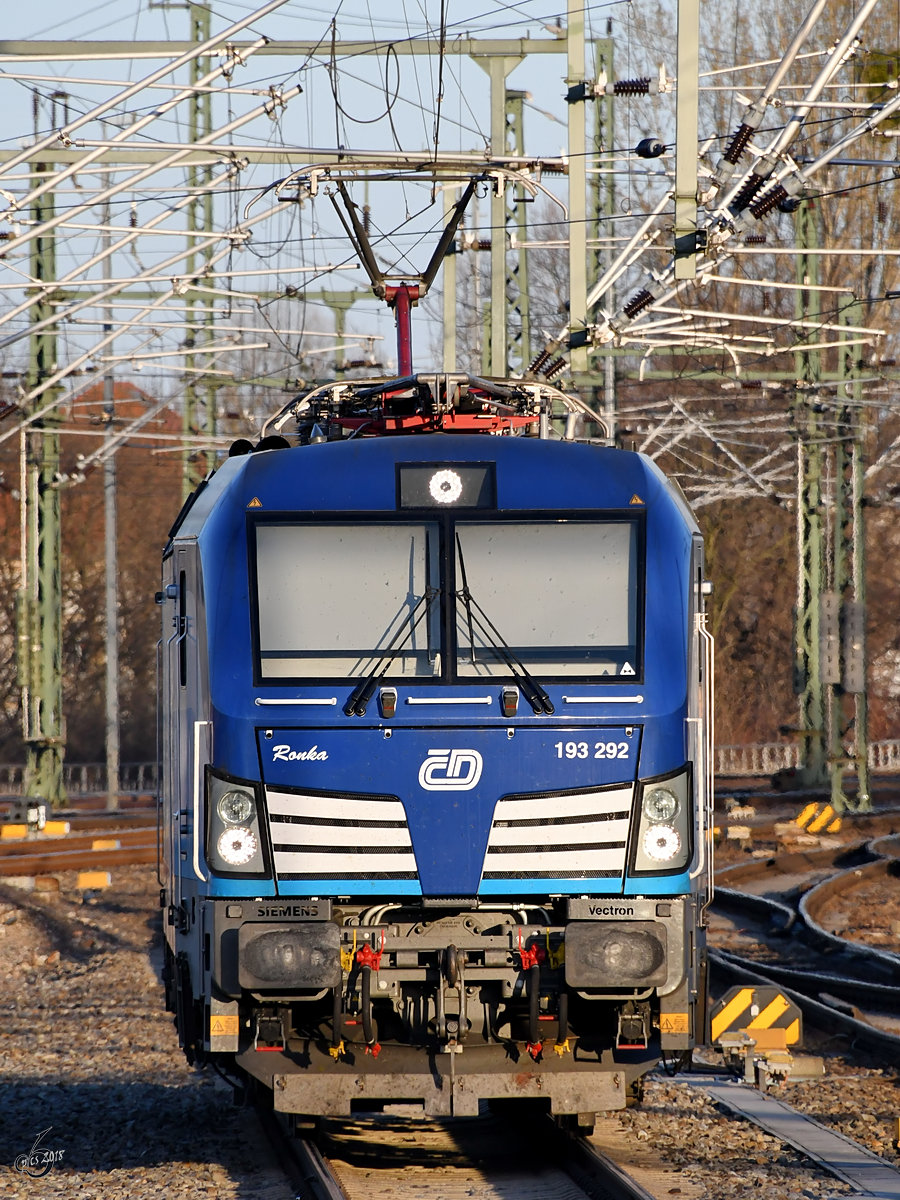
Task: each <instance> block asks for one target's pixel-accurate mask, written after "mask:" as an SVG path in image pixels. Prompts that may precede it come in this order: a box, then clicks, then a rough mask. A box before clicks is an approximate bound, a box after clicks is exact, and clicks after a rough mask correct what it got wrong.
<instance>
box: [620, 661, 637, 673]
mask: <svg viewBox="0 0 900 1200" xmlns="http://www.w3.org/2000/svg"><path fill="white" fill-rule="evenodd" d="M619 674H620V675H633V674H634V667H633V666H632V665H631V663H629V662H627V663H623V664H622V669H621V671H620V672H619Z"/></svg>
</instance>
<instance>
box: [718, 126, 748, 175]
mask: <svg viewBox="0 0 900 1200" xmlns="http://www.w3.org/2000/svg"><path fill="white" fill-rule="evenodd" d="M752 136H753V127H752V126H751V125H747V124H746V123H745V124H743V125H739V126H738V128H737V129H736V130H735V131H734V137H733V138H732V139H731V141H730V143H729V144H728V149H727V150H726V151H725V153H724V154H723V155H722V157H723V158H724V159H725V161H726V162H729V163H731V165H732V166H735V165H736V164H737V163H738V162H739V160H740V157H741V155H742V154H743V153H744V151H745V150H746V149H747V143H748V142H749V141H750V138H751V137H752Z"/></svg>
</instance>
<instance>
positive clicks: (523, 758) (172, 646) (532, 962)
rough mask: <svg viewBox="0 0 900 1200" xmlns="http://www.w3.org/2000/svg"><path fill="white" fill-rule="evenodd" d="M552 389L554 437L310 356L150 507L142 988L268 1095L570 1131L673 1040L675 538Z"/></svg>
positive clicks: (536, 405) (706, 664)
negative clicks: (152, 906) (324, 377)
mask: <svg viewBox="0 0 900 1200" xmlns="http://www.w3.org/2000/svg"><path fill="white" fill-rule="evenodd" d="M566 407H568V408H569V409H570V410H572V412H573V414H574V417H573V419H570V420H569V421H568V424H567V431H568V433H569V434H572V433H573V432H574V430H575V427H576V426H577V425H579V424H580V418H579V417H578V413H577V404H576V402H574V401H573V400H572V399H571V398H570V397H565V396H563V394H562V393H561V392H559V391H558V390H557V389H556V388H554V387H552V386H551V385H550V384H548V383H546V382H534V381H532V382H527V381H522V380H519V381H515V380H507V381H502V382H501V381H496V380H486V379H478V378H473V377H470V376H464V375H435V374H430V375H425V374H417V375H416V374H411V375H406V376H404V377H403V378H401V379H397V380H389V381H385V380H362V381H359V380H357V381H352V382H350V381H346V380H344V381H341V382H339V383H337V384H333V385H329V386H328V387H324V388H320V389H318V390H317V391H315V392H313V393H312V394H310V395H308V396H306V397H305V398H303V399H302V400H300V401H298V402H296V403H295V404H294V405H293V406H292V407H291V408H290V410H289V411H288V412H286V414H285V415H284V416H283V417H282V418H281V419H280V420H279V421H278V422H277V423H276V427H277V429H278V430H280V431H282V432H283V431H284V429H285V428H286V423H287V421H288V419H291V418H296V420H297V425H296V435H295V439H294V441H293V442H289V440H288V439H287V438H286V437H282V436H279V435H270V436H267V437H266V438H264V439H263V441H262V442H261V443H260V444H259V446H258V447H257V448H256V449H255V451H254V452H252V453H249V452H248V453H235V454H234V455H233V456H232V457H230V458H229V459H228V460H227V461H226V462H225V463H224V465H222V466H221V467H220V468H219V469H218V470H217V471H216V472H215V473H214V474H213V475H211V477H210V478H209V479H208V480H207V482H206V483H205V484H204V485H203V487H202V488H201V489H200V490H199V491H198V492H197V493H196V494H195V496H194V497H193V499H192V502H191V503H190V504H189V505H186V506H185V510H183V512H182V514H180V516H179V519H178V521H177V523H176V527H175V529H174V530H173V532H172V536H171V539H170V542H169V545H168V547H167V549H166V552H165V556H164V563H163V590H162V592H161V593H160V600H161V602H162V604H163V606H164V634H163V641H162V650H161V655H162V664H161V665H162V671H161V679H162V725H161V728H162V758H163V774H162V780H163V784H162V792H161V846H162V876H161V882H162V887H163V891H162V897H163V904H164V911H165V929H166V944H167V951H166V959H167V961H166V983H167V1000H168V1004H169V1006H170V1008H171V1009H172V1010H173V1011H174V1012H175V1013H176V1023H177V1026H178V1030H179V1034H180V1038H181V1041H182V1044H183V1046H184V1048H185V1051H186V1053H187V1054H188V1057H189V1058H190V1059H191V1060H199V1061H206V1060H213V1061H215V1062H218V1063H219V1064H220V1065H222V1066H223V1067H225V1068H227V1069H229V1070H230V1071H231V1072H232V1073H233V1074H235V1075H237V1076H240V1077H242V1078H243V1080H244V1081H250V1082H253V1081H255V1084H256V1085H258V1086H259V1087H260V1088H263V1089H267V1090H268V1091H270V1092H271V1095H272V1097H273V1099H274V1105H275V1107H276V1108H277V1109H279V1110H282V1111H285V1112H292V1113H302V1114H315V1115H320V1114H345V1113H349V1112H351V1111H356V1110H359V1109H366V1108H367V1109H372V1108H376V1107H378V1106H379V1105H381V1104H383V1103H384V1102H388V1101H394V1102H395V1101H407V1102H412V1103H418V1104H420V1105H421V1106H422V1107H423V1108H424V1111H425V1112H426V1113H429V1114H450V1113H453V1114H461V1115H465V1114H473V1113H476V1112H477V1111H478V1104H479V1101H481V1100H497V1099H506V1098H518V1097H523V1098H540V1099H542V1100H543V1101H544V1102H545V1103H546V1105H547V1106H548V1107H549V1109H550V1110H551V1111H552V1112H553V1113H555V1114H559V1115H566V1116H568V1118H569V1119H570V1120H573V1121H577V1122H578V1123H580V1124H581V1125H590V1124H591V1123H592V1121H593V1114H594V1113H596V1112H598V1111H601V1110H609V1109H616V1108H621V1107H623V1106H624V1105H625V1104H626V1103H627V1102H628V1101H629V1099H630V1098H631V1097H633V1096H634V1095H635V1094H636V1093H637V1092H638V1091H639V1088H640V1079H641V1076H642V1075H643V1074H644V1073H645V1072H646V1071H647V1070H648V1069H649V1068H650V1067H651V1066H652V1065H653V1064H654V1063H655V1062H656V1061H658V1059H659V1057H660V1055H666V1056H671V1057H677V1056H680V1055H683V1054H687V1053H689V1051H690V1048H691V1047H692V1046H693V1045H694V1044H696V1043H697V1042H699V1041H702V1038H703V1029H704V1020H705V1015H704V1014H705V990H706V989H705V977H706V973H705V952H704V912H705V908H706V905H707V904H708V901H709V886H710V877H711V861H710V840H711V794H712V789H711V778H710V758H711V719H712V705H711V689H712V662H711V649H710V646H711V643H710V638H709V635H708V634H707V632H706V629H705V617H704V594H705V591H706V589H705V586H704V573H703V549H702V542H701V537H700V534H699V532H698V529H697V526H696V523H695V521H694V518H693V516H692V514H691V512H690V510H689V508H688V506H687V504H686V503H685V501H684V499H683V497H682V495H681V493H680V491H679V489H678V488H677V486H675V485H673V484H672V483H671V482H669V481H668V480H667V479H666V478H665V477H664V476H663V475H662V473H661V472H660V471H659V470H658V469H657V468H656V467H655V466H654V464H653V463H651V462H650V461H649V460H648V459H646V458H644V457H643V456H641V455H639V454H636V453H630V452H627V451H621V450H615V449H611V448H609V447H608V446H606V445H602V444H598V443H597V442H593V443H592V442H590V441H585V442H579V441H577V440H575V439H573V438H569V439H567V438H566V435H565V433H561V432H560V430H561V428H562V425H563V423H564V422H562V421H561V420H560V413H561V412H563V413H564V410H565V409H566ZM236 449H237V450H239V451H249V450H250V449H251V448H250V446H249V443H245V444H244V445H243V446H239V447H237V448H236Z"/></svg>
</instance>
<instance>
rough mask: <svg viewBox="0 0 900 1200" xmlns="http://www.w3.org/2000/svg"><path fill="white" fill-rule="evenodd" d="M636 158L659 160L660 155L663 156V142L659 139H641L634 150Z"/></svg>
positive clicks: (664, 148)
mask: <svg viewBox="0 0 900 1200" xmlns="http://www.w3.org/2000/svg"><path fill="white" fill-rule="evenodd" d="M634 152H635V154H636V155H637V156H638V158H659V156H660V155H661V154H665V152H666V146H665V142H661V141H660V140H659V138H652V137H650V138H642V139H641V140H640V141H639V142H638V144H637V145H636V146H635V148H634Z"/></svg>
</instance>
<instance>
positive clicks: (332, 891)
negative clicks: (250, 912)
mask: <svg viewBox="0 0 900 1200" xmlns="http://www.w3.org/2000/svg"><path fill="white" fill-rule="evenodd" d="M278 895H279V896H319V897H327V896H421V895H422V885H421V884H420V883H419V881H418V879H281V880H279V882H278Z"/></svg>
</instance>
